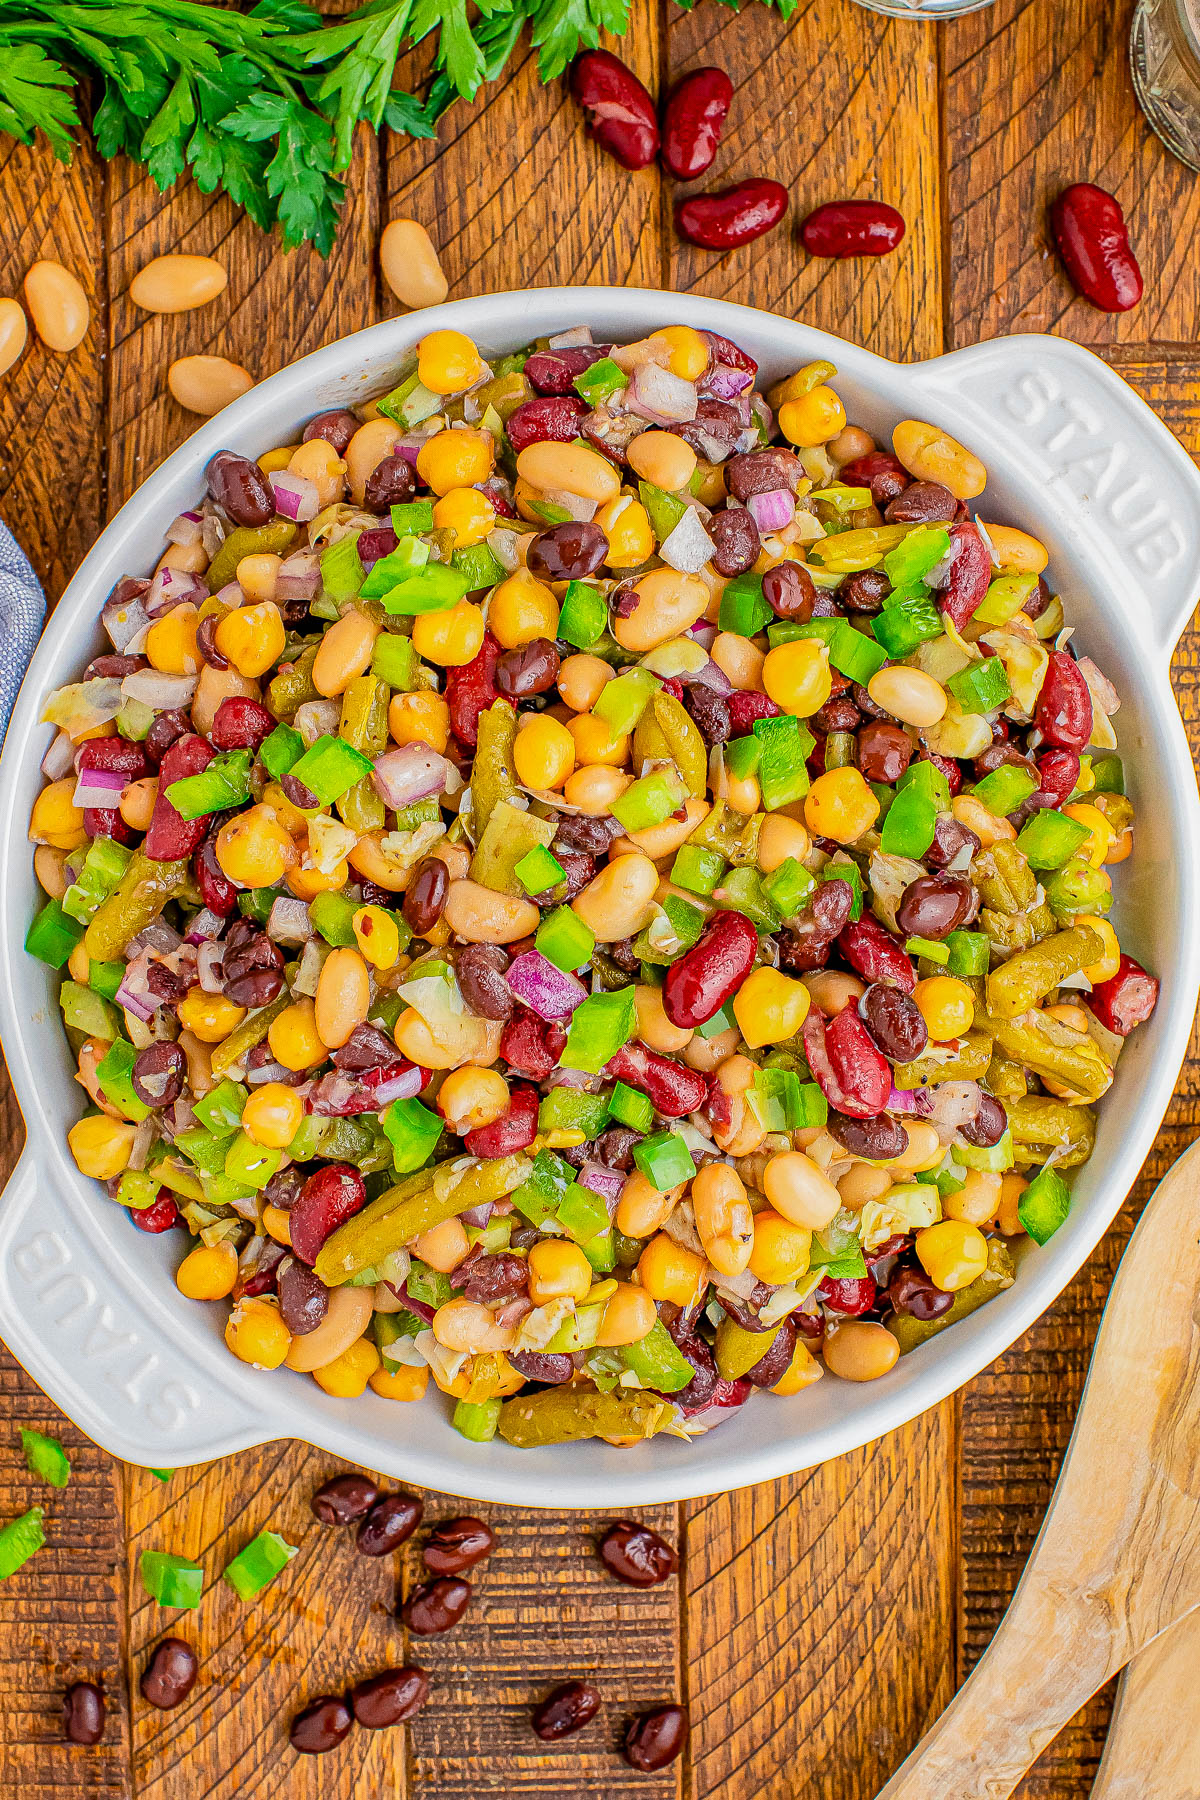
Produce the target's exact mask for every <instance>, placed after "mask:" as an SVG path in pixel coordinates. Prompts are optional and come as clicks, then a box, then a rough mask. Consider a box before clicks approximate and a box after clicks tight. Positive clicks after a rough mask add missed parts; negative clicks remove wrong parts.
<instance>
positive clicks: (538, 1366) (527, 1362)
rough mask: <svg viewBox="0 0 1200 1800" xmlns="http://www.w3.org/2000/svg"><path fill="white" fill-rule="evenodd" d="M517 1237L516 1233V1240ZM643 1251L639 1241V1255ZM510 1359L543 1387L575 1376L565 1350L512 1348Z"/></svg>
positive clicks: (521, 1373) (525, 1374)
mask: <svg viewBox="0 0 1200 1800" xmlns="http://www.w3.org/2000/svg"><path fill="white" fill-rule="evenodd" d="M515 1239H516V1234H515V1233H514V1242H515ZM535 1241H536V1240H535ZM641 1253H642V1245H641V1244H640V1243H639V1245H638V1256H640V1255H641ZM634 1261H635V1262H636V1261H637V1257H635V1258H634ZM508 1360H509V1362H510V1363H511V1364H512V1366H513V1368H514V1369H515V1370H516V1371H517V1374H518V1375H524V1377H525V1379H526V1381H537V1382H540V1383H541V1385H542V1386H543V1387H562V1386H563V1384H564V1383H565V1382H568V1381H571V1380H573V1379H574V1376H575V1358H574V1357H573V1356H568V1355H567V1353H566V1352H565V1351H557V1350H556V1351H546V1350H510V1351H509V1353H508Z"/></svg>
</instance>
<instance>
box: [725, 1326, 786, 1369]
mask: <svg viewBox="0 0 1200 1800" xmlns="http://www.w3.org/2000/svg"><path fill="white" fill-rule="evenodd" d="M782 1329H783V1327H782V1326H781V1325H777V1326H776V1327H775V1330H774V1331H747V1330H746V1328H745V1327H744V1326H743V1325H739V1324H738V1322H737V1320H736V1319H734V1318H732V1317H730V1316H728V1315H727V1316H726V1317H725V1318H723V1319H722V1320H721V1323H720V1324H719V1325H718V1326H717V1335H716V1341H715V1343H714V1345H713V1348H714V1350H715V1352H716V1358H717V1373H718V1374H719V1375H720V1377H721V1379H722V1381H738V1380H739V1379H740V1378H741V1377H742V1376H743V1375H745V1374H746V1372H747V1371H748V1370H750V1369H752V1368H753V1367H754V1365H755V1363H758V1362H761V1361H762V1359H763V1357H764V1356H765V1355H766V1354H767V1351H768V1350H769V1349H770V1348H771V1345H772V1344H773V1343H774V1342H775V1339H776V1338H777V1337H778V1336H779V1333H780V1331H781V1330H782Z"/></svg>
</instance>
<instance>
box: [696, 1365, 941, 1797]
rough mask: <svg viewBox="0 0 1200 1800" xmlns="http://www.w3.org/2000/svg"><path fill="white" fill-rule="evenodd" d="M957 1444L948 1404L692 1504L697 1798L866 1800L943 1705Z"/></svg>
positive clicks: (765, 1399)
mask: <svg viewBox="0 0 1200 1800" xmlns="http://www.w3.org/2000/svg"><path fill="white" fill-rule="evenodd" d="M829 1379H831V1380H832V1377H829ZM757 1404H758V1405H760V1406H761V1407H762V1408H763V1410H764V1412H765V1411H766V1409H767V1408H768V1407H769V1406H770V1405H771V1404H772V1402H771V1400H770V1398H769V1397H763V1398H760V1399H759V1400H758V1401H757ZM767 1428H768V1429H769V1426H768V1427H767ZM954 1442H955V1424H954V1409H953V1407H952V1406H943V1407H939V1408H936V1409H935V1410H934V1411H932V1412H929V1413H926V1414H925V1415H924V1416H923V1417H922V1418H920V1419H918V1420H916V1421H914V1423H913V1424H911V1425H907V1426H905V1427H904V1429H903V1430H901V1431H898V1432H894V1433H892V1435H891V1436H890V1437H887V1438H884V1439H883V1440H881V1442H880V1443H878V1444H876V1445H873V1446H870V1447H868V1448H867V1449H865V1450H859V1451H855V1452H854V1453H853V1454H852V1455H850V1456H844V1457H841V1458H839V1460H838V1461H836V1462H833V1463H828V1464H826V1465H825V1466H824V1467H823V1468H820V1469H814V1470H811V1471H810V1472H809V1473H808V1474H806V1475H798V1476H794V1477H792V1479H791V1480H789V1481H778V1482H769V1483H766V1484H765V1485H763V1486H761V1487H757V1488H745V1489H743V1490H741V1491H740V1492H738V1493H734V1494H722V1495H715V1496H714V1497H713V1498H712V1499H710V1500H701V1501H697V1502H695V1503H693V1504H692V1505H691V1506H689V1508H688V1529H687V1561H686V1569H687V1615H688V1638H689V1646H690V1676H689V1679H690V1703H691V1709H692V1755H693V1759H694V1767H695V1779H696V1789H695V1791H696V1795H697V1800H705V1797H706V1796H709V1795H712V1796H718V1795H719V1796H720V1797H721V1800H743V1796H745V1797H747V1800H748V1797H749V1796H751V1795H753V1796H754V1800H785V1797H787V1800H790V1797H791V1796H793V1795H796V1794H803V1795H804V1797H805V1800H864V1797H865V1796H866V1795H868V1794H873V1793H874V1792H875V1791H876V1789H877V1788H878V1787H880V1786H881V1785H882V1784H883V1782H884V1780H885V1779H886V1778H887V1776H888V1775H889V1774H891V1772H892V1770H893V1769H895V1768H896V1767H897V1766H898V1765H899V1764H900V1763H901V1762H902V1761H903V1759H904V1757H905V1756H906V1755H907V1753H908V1751H909V1749H910V1748H911V1746H912V1745H913V1744H914V1743H915V1742H916V1740H917V1738H918V1737H919V1736H920V1735H921V1733H922V1731H923V1730H924V1729H925V1726H926V1725H927V1724H929V1723H930V1722H931V1721H932V1720H933V1719H934V1718H935V1717H936V1715H937V1714H938V1713H939V1712H940V1711H941V1709H942V1707H943V1706H944V1705H945V1704H946V1702H947V1700H948V1699H949V1698H950V1695H951V1693H952V1692H953V1687H954V1658H953V1639H954V1599H955V1596H954V1586H953V1579H952V1578H953V1573H954V1551H955V1520H954V1487H953V1482H952V1480H951V1479H950V1476H951V1472H952V1467H953V1457H954Z"/></svg>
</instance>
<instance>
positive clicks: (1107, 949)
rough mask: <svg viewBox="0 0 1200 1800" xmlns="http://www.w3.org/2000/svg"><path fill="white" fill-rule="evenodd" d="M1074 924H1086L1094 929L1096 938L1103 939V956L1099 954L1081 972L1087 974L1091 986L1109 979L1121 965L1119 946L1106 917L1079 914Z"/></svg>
mask: <svg viewBox="0 0 1200 1800" xmlns="http://www.w3.org/2000/svg"><path fill="white" fill-rule="evenodd" d="M1076 924H1078V925H1086V926H1087V929H1088V930H1089V931H1094V932H1095V934H1096V936H1097V937H1098V938H1103V940H1104V954H1103V956H1101V957H1100V958H1099V960H1098V961H1096V962H1094V963H1092V964H1091V966H1090V967H1089V968H1086V969H1085V970H1084V971H1083V973H1084V974H1085V975H1086V976H1087V978H1088V980H1089V981H1090V982H1091V984H1092V986H1093V987H1096V986H1098V985H1099V983H1100V982H1102V981H1111V980H1112V978H1113V976H1114V975H1115V974H1116V973H1117V970H1118V969H1119V968H1120V966H1121V946H1120V944H1119V943H1118V942H1117V934H1116V932H1115V931H1114V930H1113V928H1112V926H1111V925H1110V924H1109V922H1108V920H1107V919H1102V918H1100V917H1098V916H1097V917H1096V918H1092V917H1090V916H1086V915H1081V916H1080V917H1079V918H1078V919H1077V920H1076Z"/></svg>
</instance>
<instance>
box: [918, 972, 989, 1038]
mask: <svg viewBox="0 0 1200 1800" xmlns="http://www.w3.org/2000/svg"><path fill="white" fill-rule="evenodd" d="M913 999H914V1000H915V1001H916V1003H917V1006H918V1007H919V1009H920V1013H921V1017H922V1018H923V1019H924V1021H925V1023H926V1025H927V1026H928V1027H929V1035H930V1037H931V1038H932V1039H933V1040H934V1042H935V1043H938V1044H945V1043H948V1042H949V1040H950V1039H951V1038H957V1037H961V1036H962V1035H963V1033H964V1032H965V1031H970V1029H971V1026H972V1024H973V1023H974V1020H975V996H974V994H973V993H972V992H971V989H970V988H969V987H968V986H967V984H966V982H965V981H960V980H959V978H958V976H957V975H930V976H928V977H927V978H926V979H925V980H924V981H918V983H917V985H916V987H915V988H914V989H913Z"/></svg>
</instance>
